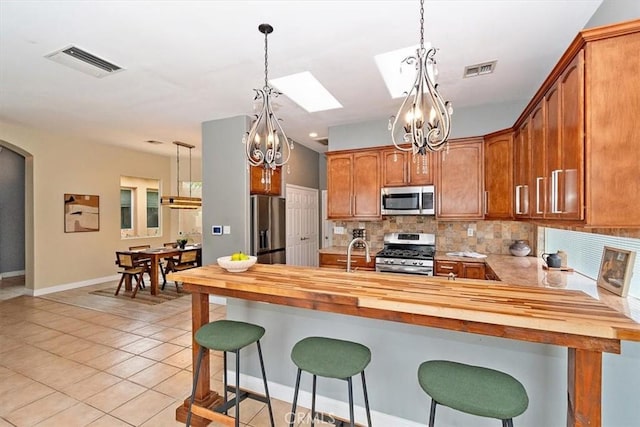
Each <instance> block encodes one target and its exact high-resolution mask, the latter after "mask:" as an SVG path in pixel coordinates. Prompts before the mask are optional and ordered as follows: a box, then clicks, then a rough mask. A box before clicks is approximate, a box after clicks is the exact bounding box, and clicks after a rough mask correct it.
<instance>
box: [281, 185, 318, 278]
mask: <svg viewBox="0 0 640 427" xmlns="http://www.w3.org/2000/svg"><path fill="white" fill-rule="evenodd" d="M286 199H287V264H288V265H302V266H308V267H317V266H318V248H319V247H318V218H319V210H318V190H316V189H314V188H307V187H300V186H297V185H289V184H287V186H286Z"/></svg>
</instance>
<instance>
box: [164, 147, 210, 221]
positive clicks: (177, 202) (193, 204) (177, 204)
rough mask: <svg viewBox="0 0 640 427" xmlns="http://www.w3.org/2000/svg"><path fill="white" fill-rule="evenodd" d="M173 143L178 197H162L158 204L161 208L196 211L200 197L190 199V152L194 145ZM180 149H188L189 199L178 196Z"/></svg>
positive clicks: (200, 203) (200, 202) (199, 204)
mask: <svg viewBox="0 0 640 427" xmlns="http://www.w3.org/2000/svg"><path fill="white" fill-rule="evenodd" d="M173 143H174V144H175V146H176V187H177V190H178V195H177V196H162V197H161V198H160V204H161V205H162V206H168V207H170V208H171V209H198V208H199V207H201V206H202V199H201V198H200V197H191V186H192V181H191V150H192V149H194V148H195V145H191V144H187V143H185V142H181V141H173ZM180 147H185V148H188V149H189V197H185V196H180Z"/></svg>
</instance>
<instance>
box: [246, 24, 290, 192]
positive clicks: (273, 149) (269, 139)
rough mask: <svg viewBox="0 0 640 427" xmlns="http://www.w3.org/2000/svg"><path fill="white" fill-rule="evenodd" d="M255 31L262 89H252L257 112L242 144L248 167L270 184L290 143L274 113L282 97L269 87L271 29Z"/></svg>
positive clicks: (265, 26) (263, 26)
mask: <svg viewBox="0 0 640 427" xmlns="http://www.w3.org/2000/svg"><path fill="white" fill-rule="evenodd" d="M258 31H260V32H261V33H262V34H264V86H263V87H262V89H254V91H255V92H256V94H255V97H254V98H253V101H254V105H255V103H256V102H258V103H261V104H260V105H259V107H258V108H256V110H257V111H256V114H255V116H254V119H253V123H252V124H251V128H250V129H249V132H247V133H246V134H245V135H244V137H243V143H244V144H245V152H246V157H247V162H248V164H249V165H251V166H262V167H263V168H264V171H263V180H265V181H266V183H269V182H270V180H271V175H272V174H273V171H274V170H275V169H276V168H277V167H280V166H283V165H285V164H286V163H287V162H288V161H289V157H290V155H291V150H293V142H291V141H290V140H289V138H287V134H286V133H285V131H284V129H283V128H282V126H281V124H280V120H279V119H278V118H277V117H276V115H275V113H274V111H273V105H272V99H273V98H277V97H278V96H279V95H281V94H282V93H281V92H279V91H277V90H276V89H274V88H272V87H271V86H270V85H269V77H268V67H269V61H268V59H269V57H268V45H267V35H268V34H270V33H272V32H273V27H272V26H271V25H269V24H260V25H259V26H258Z"/></svg>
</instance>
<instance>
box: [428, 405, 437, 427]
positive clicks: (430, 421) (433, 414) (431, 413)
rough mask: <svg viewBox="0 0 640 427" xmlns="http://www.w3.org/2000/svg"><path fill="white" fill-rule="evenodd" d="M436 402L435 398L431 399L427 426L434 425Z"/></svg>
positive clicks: (431, 426) (432, 426)
mask: <svg viewBox="0 0 640 427" xmlns="http://www.w3.org/2000/svg"><path fill="white" fill-rule="evenodd" d="M437 405H438V402H436V400H435V399H433V398H432V399H431V412H430V413H429V427H434V425H435V423H436V406H437Z"/></svg>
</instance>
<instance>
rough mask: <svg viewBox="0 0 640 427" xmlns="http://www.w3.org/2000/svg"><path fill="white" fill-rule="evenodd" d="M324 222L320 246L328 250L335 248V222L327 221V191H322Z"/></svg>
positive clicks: (322, 223) (321, 228)
mask: <svg viewBox="0 0 640 427" xmlns="http://www.w3.org/2000/svg"><path fill="white" fill-rule="evenodd" d="M321 203H322V222H321V227H320V234H321V237H322V242H320V246H321V247H322V248H328V247H331V246H333V221H331V220H329V219H327V190H322V202H321Z"/></svg>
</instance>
